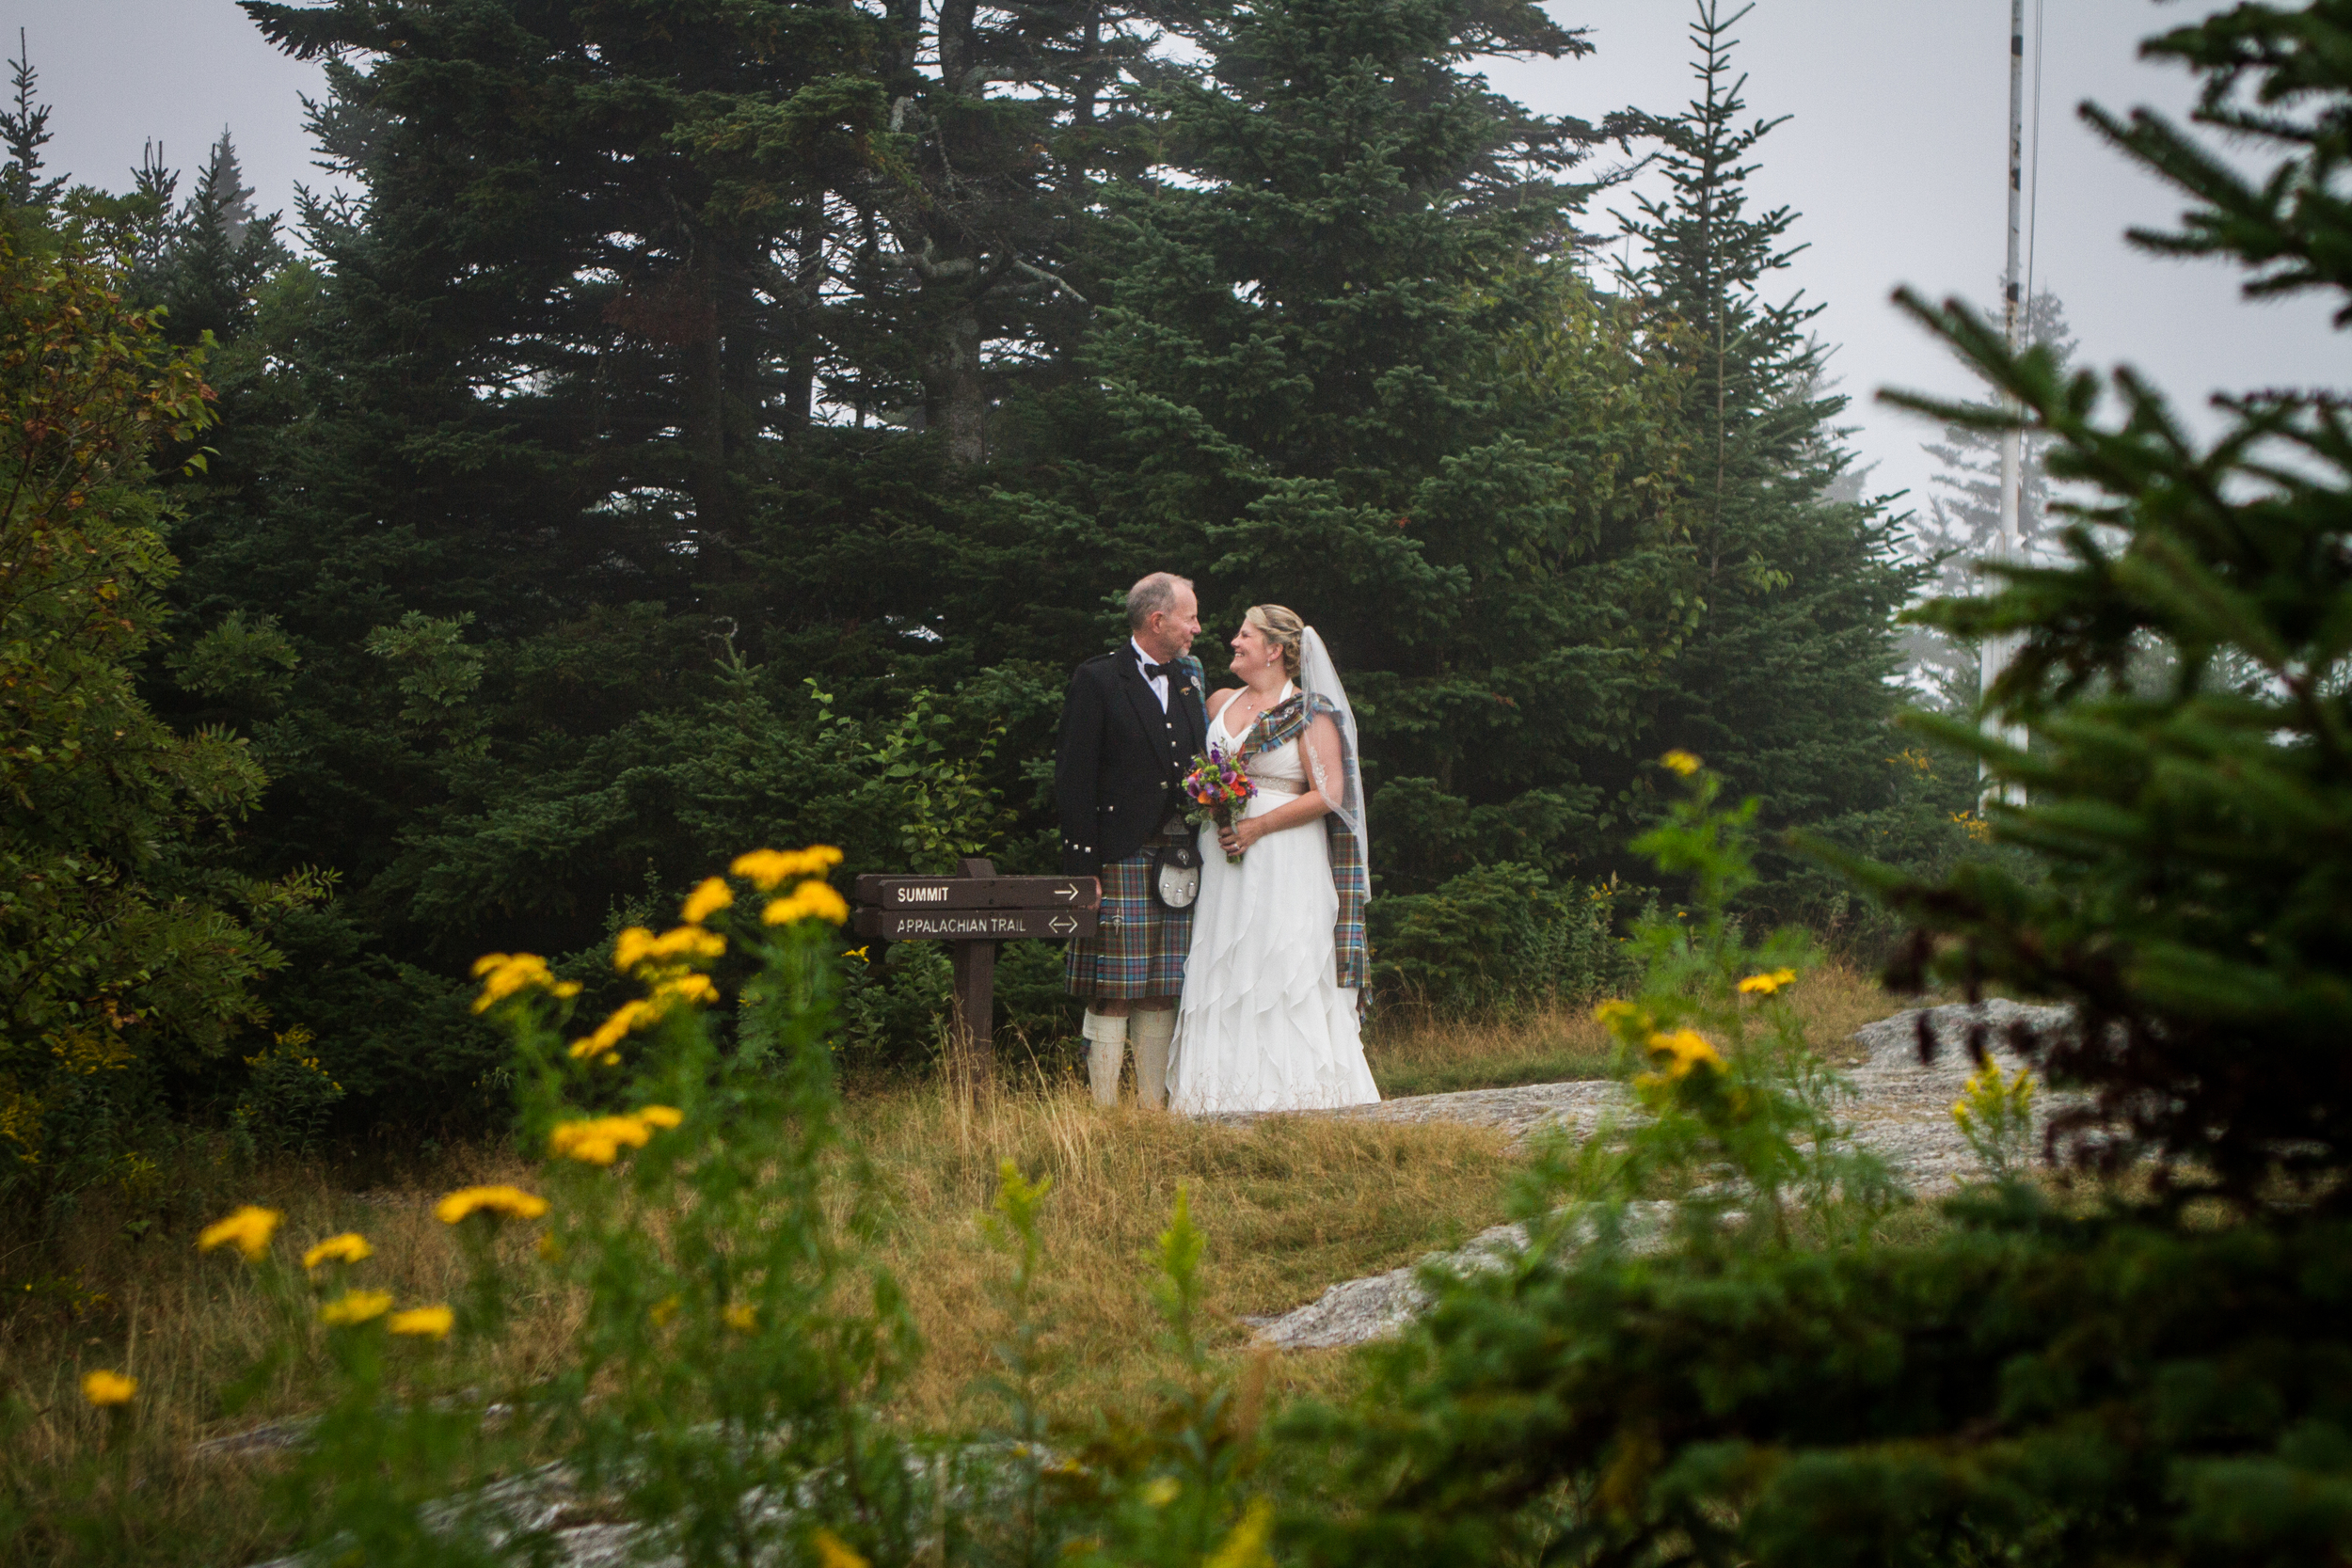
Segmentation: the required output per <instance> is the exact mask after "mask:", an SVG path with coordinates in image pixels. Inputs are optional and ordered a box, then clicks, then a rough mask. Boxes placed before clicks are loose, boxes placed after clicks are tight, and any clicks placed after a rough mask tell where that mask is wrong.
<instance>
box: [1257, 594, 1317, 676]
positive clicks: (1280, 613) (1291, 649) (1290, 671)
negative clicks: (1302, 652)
mask: <svg viewBox="0 0 2352 1568" xmlns="http://www.w3.org/2000/svg"><path fill="white" fill-rule="evenodd" d="M1241 619H1242V624H1243V625H1244V626H1255V627H1257V628H1258V635H1260V636H1261V637H1263V638H1264V639H1265V640H1266V641H1269V642H1271V643H1273V644H1274V645H1275V646H1276V647H1278V648H1279V649H1281V650H1282V673H1284V674H1285V675H1288V676H1289V677H1290V678H1291V680H1292V681H1293V682H1294V683H1295V682H1296V681H1297V679H1298V639H1299V635H1300V634H1301V633H1302V632H1304V631H1305V630H1306V629H1307V623H1306V622H1304V621H1302V620H1300V619H1299V618H1298V616H1297V614H1296V612H1295V611H1293V610H1285V609H1283V608H1282V607H1281V606H1280V605H1279V604H1253V605H1251V606H1250V607H1249V609H1248V612H1247V613H1246V614H1244V615H1243V616H1242V618H1241Z"/></svg>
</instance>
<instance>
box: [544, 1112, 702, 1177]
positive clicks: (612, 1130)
mask: <svg viewBox="0 0 2352 1568" xmlns="http://www.w3.org/2000/svg"><path fill="white" fill-rule="evenodd" d="M684 1119H685V1117H683V1116H682V1115H680V1113H679V1112H678V1111H677V1109H676V1108H675V1107H674V1106H669V1105H648V1106H646V1107H645V1108H644V1110H642V1111H639V1112H637V1113H635V1114H634V1115H631V1116H625V1117H587V1118H584V1119H582V1120H579V1121H559V1122H557V1123H556V1124H555V1131H554V1132H550V1133H548V1152H549V1153H550V1154H554V1155H557V1156H559V1157H561V1158H563V1159H566V1160H578V1161H580V1162H581V1163H582V1164H591V1165H609V1164H612V1162H613V1161H614V1160H616V1159H618V1158H619V1157H620V1153H621V1150H622V1149H623V1148H644V1147H645V1144H646V1142H647V1140H649V1139H651V1138H652V1136H653V1134H654V1130H655V1129H656V1128H660V1127H675V1126H676V1125H677V1124H678V1123H679V1122H681V1121H683V1120H684Z"/></svg>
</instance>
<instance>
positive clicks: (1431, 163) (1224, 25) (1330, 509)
mask: <svg viewBox="0 0 2352 1568" xmlns="http://www.w3.org/2000/svg"><path fill="white" fill-rule="evenodd" d="M1188 36H1189V37H1190V38H1191V40H1192V41H1193V42H1194V43H1195V44H1196V45H1197V46H1198V47H1199V48H1200V50H1201V52H1202V54H1203V56H1204V57H1203V59H1202V60H1201V62H1200V64H1199V65H1197V66H1194V67H1187V68H1184V69H1182V70H1175V71H1171V73H1170V75H1169V77H1168V80H1167V81H1166V82H1165V83H1164V84H1163V86H1162V87H1161V88H1160V89H1159V90H1160V92H1161V95H1162V97H1161V101H1162V102H1163V103H1164V104H1165V105H1166V113H1167V117H1168V120H1167V146H1168V153H1167V161H1168V164H1169V165H1170V166H1172V168H1173V169H1175V170H1178V171H1180V173H1179V174H1177V175H1176V176H1174V177H1170V178H1151V179H1144V180H1138V181H1136V182H1133V183H1131V184H1127V185H1122V186H1121V187H1120V188H1119V189H1117V190H1116V191H1115V192H1114V193H1113V210H1114V212H1115V213H1116V214H1118V216H1119V218H1120V223H1121V226H1122V227H1121V230H1120V232H1121V234H1122V235H1123V238H1122V239H1121V241H1120V245H1119V249H1118V251H1117V265H1116V267H1115V268H1114V269H1113V272H1114V276H1113V278H1112V284H1111V288H1110V292H1109V296H1108V299H1107V301H1106V303H1105V308H1104V311H1103V313H1102V316H1101V321H1100V325H1099V326H1098V328H1097V330H1096V332H1095V334H1094V336H1093V338H1092V340H1091V341H1090V343H1089V347H1088V351H1087V361H1088V363H1089V366H1090V367H1091V368H1092V370H1093V371H1094V372H1096V374H1097V375H1098V376H1099V378H1100V384H1101V387H1102V388H1103V389H1104V390H1103V392H1102V394H1100V395H1099V396H1098V395H1096V394H1094V393H1092V392H1091V391H1089V393H1088V394H1087V395H1086V397H1085V398H1083V399H1080V398H1077V397H1073V398H1071V399H1069V400H1065V401H1063V402H1060V403H1056V404H1048V405H1047V408H1048V409H1049V410H1050V414H1049V415H1044V416H1043V417H1041V420H1040V423H1041V424H1042V423H1045V422H1046V420H1047V419H1048V418H1050V421H1051V423H1052V425H1053V427H1054V428H1055V429H1056V431H1057V434H1058V435H1059V436H1062V437H1063V438H1065V439H1066V438H1067V437H1068V436H1070V435H1072V434H1073V433H1075V434H1077V435H1078V436H1079V437H1080V442H1079V444H1078V445H1077V450H1076V451H1069V450H1068V449H1067V448H1065V449H1064V451H1063V452H1060V453H1057V454H1056V461H1057V471H1059V472H1060V473H1062V474H1064V475H1066V476H1068V478H1069V479H1070V480H1071V481H1072V482H1073V483H1068V484H1066V485H1065V486H1063V487H1062V488H1061V489H1060V491H1059V493H1058V495H1057V497H1056V498H1055V501H1056V510H1055V512H1054V513H1053V518H1054V523H1053V526H1054V527H1055V528H1057V530H1058V531H1060V532H1061V533H1062V535H1063V536H1064V537H1065V538H1067V539H1068V541H1069V542H1070V543H1069V546H1068V547H1067V548H1066V549H1065V550H1062V551H1057V552H1056V554H1055V555H1054V556H1053V557H1051V558H1049V559H1052V560H1054V561H1055V567H1054V568H1053V569H1054V570H1055V572H1056V575H1057V577H1059V576H1060V575H1061V574H1062V573H1065V572H1066V573H1068V574H1069V577H1070V578H1073V579H1075V578H1079V577H1080V576H1081V575H1085V576H1092V575H1095V574H1099V573H1100V571H1101V566H1100V565H1099V564H1097V563H1095V562H1089V560H1088V559H1087V558H1086V557H1085V556H1084V555H1083V554H1081V552H1080V547H1079V542H1080V541H1082V540H1084V539H1087V538H1088V537H1089V536H1092V537H1095V538H1099V539H1103V540H1104V542H1105V543H1106V544H1107V545H1108V546H1109V547H1110V549H1111V550H1113V551H1114V552H1115V559H1116V560H1117V562H1118V566H1119V569H1120V570H1121V571H1124V570H1127V569H1129V568H1131V567H1133V568H1140V567H1142V566H1145V565H1148V564H1152V563H1165V562H1170V561H1179V562H1195V563H1198V569H1199V570H1200V577H1201V586H1202V589H1203V593H1204V595H1205V602H1206V603H1207V605H1208V606H1209V607H1210V610H1211V615H1212V618H1213V619H1215V618H1216V617H1217V616H1218V615H1220V614H1221V615H1225V616H1230V615H1232V614H1233V613H1236V612H1237V611H1238V610H1239V609H1240V608H1241V607H1242V606H1245V605H1247V604H1248V603H1250V602H1253V601H1257V600H1273V601H1278V602H1281V603H1286V604H1289V605H1291V606H1293V607H1294V608H1295V609H1297V610H1300V611H1301V612H1302V613H1304V614H1305V615H1306V616H1307V618H1308V619H1309V620H1310V621H1311V622H1312V623H1314V624H1315V625H1316V626H1317V627H1318V628H1319V629H1320V630H1321V631H1322V633H1323V634H1324V636H1325V637H1326V638H1327V641H1329V642H1330V644H1331V646H1332V648H1333V649H1334V651H1335V654H1336V656H1337V657H1338V658H1339V659H1340V661H1341V663H1342V665H1343V668H1344V669H1346V670H1347V671H1348V673H1349V680H1350V683H1351V689H1352V690H1353V691H1355V692H1357V693H1359V696H1360V698H1361V705H1360V706H1359V717H1360V718H1361V720H1362V721H1363V724H1364V728H1365V736H1366V742H1365V745H1366V753H1367V758H1368V764H1367V766H1368V768H1370V769H1371V771H1372V773H1373V775H1374V777H1375V803H1374V814H1375V817H1376V818H1377V819H1378V822H1379V827H1378V829H1377V831H1375V833H1374V835H1373V836H1374V839H1375V844H1377V845H1379V846H1381V848H1380V849H1379V851H1378V852H1379V854H1380V855H1381V857H1382V862H1381V864H1380V865H1379V867H1378V870H1379V872H1380V875H1381V878H1382V881H1381V886H1382V887H1383V888H1384V889H1385V890H1387V891H1389V892H1391V893H1394V892H1403V891H1406V890H1410V889H1416V888H1422V887H1427V886H1431V885H1433V884H1434V883H1435V882H1437V881H1438V880H1442V879H1444V878H1445V877H1446V876H1449V875H1451V874H1453V873H1454V872H1455V871H1458V870H1461V869H1463V868H1465V867H1466V866H1468V865H1470V864H1471V863H1475V862H1477V861H1481V860H1495V859H1507V858H1516V859H1523V860H1531V861H1535V862H1539V863H1546V864H1549V865H1551V866H1554V867H1559V866H1564V865H1565V864H1566V863H1568V862H1569V860H1570V859H1571V858H1572V857H1573V855H1574V854H1575V853H1576V852H1577V849H1578V847H1580V846H1581V845H1585V844H1589V841H1590V835H1591V832H1592V830H1593V829H1594V827H1595V826H1596V823H1597V820H1598V817H1599V814H1600V812H1601V810H1602V805H1601V800H1600V796H1599V792H1598V790H1597V785H1596V783H1595V781H1594V779H1593V778H1592V776H1591V775H1590V773H1589V772H1588V771H1587V768H1588V766H1589V763H1590V760H1591V758H1592V756H1593V754H1594V753H1595V752H1603V751H1605V749H1606V748H1607V747H1608V745H1609V744H1610V742H1611V739H1612V738H1613V736H1612V735H1611V732H1612V731H1613V728H1614V722H1613V721H1614V719H1615V717H1616V716H1617V715H1619V714H1620V713H1621V712H1622V711H1623V706H1624V704H1623V697H1622V692H1621V690H1620V688H1621V687H1622V685H1623V684H1624V682H1625V681H1626V680H1627V679H1628V678H1629V672H1630V670H1631V669H1632V668H1633V666H1634V665H1635V664H1636V663H1638V661H1639V659H1640V658H1641V657H1643V656H1642V650H1643V647H1644V645H1645V642H1646V640H1647V639H1648V638H1649V637H1650V635H1651V633H1650V631H1649V629H1648V628H1647V627H1644V626H1629V625H1628V622H1627V619H1626V612H1627V611H1628V610H1632V611H1634V612H1635V613H1636V614H1638V612H1639V610H1641V609H1642V608H1643V587H1642V584H1641V582H1640V581H1638V580H1628V579H1629V578H1636V579H1638V578H1639V577H1640V575H1641V574H1640V573H1639V572H1638V571H1636V572H1633V573H1630V574H1629V573H1626V572H1624V571H1622V570H1621V567H1622V565H1623V562H1622V560H1620V559H1617V557H1618V555H1619V552H1620V551H1621V550H1622V549H1624V548H1625V547H1627V542H1628V541H1644V540H1650V539H1654V538H1656V537H1658V536H1659V535H1661V533H1663V532H1665V531H1668V530H1669V527H1670V525H1669V524H1667V523H1666V522H1665V520H1664V519H1662V518H1661V515H1660V508H1659V507H1658V506H1657V505H1656V504H1654V503H1653V499H1652V498H1651V496H1650V494H1649V493H1647V492H1645V490H1644V489H1642V488H1641V487H1640V485H1639V484H1638V483H1635V482H1636V481H1637V479H1638V477H1639V476H1641V475H1643V474H1645V473H1647V472H1649V471H1651V470H1652V469H1653V468H1654V467H1657V466H1658V465H1659V463H1660V462H1661V461H1663V460H1668V459H1667V457H1666V453H1667V452H1668V451H1670V447H1671V441H1670V439H1669V437H1668V436H1666V434H1665V433H1663V432H1661V430H1660V428H1659V427H1658V423H1657V419H1658V415H1659V413H1660V411H1661V406H1662V405H1663V404H1665V403H1666V402H1667V401H1668V400H1667V399H1666V398H1665V397H1664V396H1663V395H1662V394H1661V391H1660V389H1659V388H1657V386H1656V385H1655V384H1654V377H1652V376H1650V375H1649V374H1648V373H1647V372H1646V371H1645V368H1644V367H1643V366H1642V364H1641V363H1640V362H1639V360H1638V357H1637V356H1635V355H1634V354H1633V353H1632V351H1631V339H1632V326H1631V323H1630V321H1629V319H1628V318H1627V317H1625V316H1624V315H1623V314H1621V313H1620V312H1617V311H1616V310H1614V309H1613V308H1612V307H1611V306H1610V305H1609V304H1608V302H1606V301H1605V300H1602V299H1600V298H1598V297H1597V296H1596V294H1595V293H1593V291H1592V290H1591V288H1590V286H1589V283H1588V281H1587V279H1586V278H1585V277H1584V276H1583V274H1582V271H1581V268H1580V266H1579V265H1578V263H1577V261H1576V259H1575V245H1576V242H1577V237H1576V234H1575V230H1574V228H1573V215H1574V214H1575V212H1576V210H1577V209H1578V208H1579V206H1580V205H1581V202H1582V201H1583V200H1584V199H1585V197H1586V195H1587V194H1588V191H1589V189H1590V187H1588V186H1580V185H1577V184H1575V183H1572V182H1570V175H1571V173H1572V171H1573V170H1575V169H1576V168H1577V166H1579V165H1580V164H1581V162H1582V161H1583V160H1584V159H1585V158H1586V157H1587V156H1588V154H1589V153H1590V152H1591V150H1593V149H1594V148H1595V147H1596V146H1597V145H1599V144H1601V143H1602V142H1604V141H1606V140H1608V139H1611V138H1612V137H1614V136H1620V135H1624V134H1625V133H1626V131H1627V130H1628V128H1629V124H1628V121H1627V120H1625V119H1613V120H1611V121H1609V122H1606V123H1604V124H1602V125H1598V126H1596V125H1593V124H1589V123H1585V122H1581V121H1577V120H1554V119H1542V118H1538V117H1534V116H1531V115H1529V114H1528V113H1527V112H1526V111H1525V110H1523V109H1522V108H1520V107H1519V106H1518V104H1516V103H1511V102H1510V101H1508V100H1507V99H1504V98H1502V97H1501V96H1499V95H1497V94H1495V93H1494V92H1493V91H1492V90H1491V89H1489V88H1488V87H1486V83H1485V82H1484V80H1483V79H1482V78H1480V77H1478V76H1476V75H1475V74H1473V69H1474V62H1475V61H1476V60H1477V59H1479V58H1481V57H1482V56H1485V55H1492V54H1502V53H1506V52H1507V53H1527V54H1536V55H1549V56H1553V57H1561V58H1573V57H1578V56H1581V55H1585V54H1588V53H1589V52H1590V49H1591V45H1590V44H1589V42H1587V41H1586V40H1584V39H1583V38H1582V37H1581V35H1579V34H1576V33H1572V32H1569V31H1566V30H1565V29H1563V28H1561V27H1559V26H1558V25H1556V24H1553V23H1552V22H1551V21H1550V20H1549V18H1548V17H1546V16H1545V15H1544V14H1543V13H1542V12H1541V11H1540V10H1539V9H1537V8H1534V7H1506V8H1500V9H1498V8H1491V7H1473V6H1467V5H1458V4H1454V3H1451V0H1430V3H1424V4H1414V5H1406V6H1391V5H1380V4H1372V3H1366V0H1311V3H1308V4H1295V5H1279V6H1278V5H1270V4H1269V5H1258V6H1247V7H1239V8H1232V10H1229V11H1220V12H1216V13H1214V14H1212V15H1211V16H1209V17H1208V18H1207V19H1205V20H1204V21H1202V22H1201V23H1200V24H1198V26H1197V27H1196V28H1195V29H1194V30H1193V31H1192V32H1191V33H1190V34H1189V35H1188ZM1607 401H1614V402H1615V403H1616V404H1618V407H1619V414H1620V416H1621V417H1616V418H1602V417H1600V416H1599V413H1598V409H1599V407H1600V406H1601V405H1602V404H1603V403H1604V402H1607ZM1046 450H1051V449H1046ZM1065 453H1066V455H1065ZM1041 455H1042V453H1041ZM1049 591H1051V592H1052V593H1053V596H1054V597H1055V598H1056V599H1058V600H1060V601H1061V602H1063V603H1069V602H1072V601H1073V600H1076V599H1078V597H1079V596H1078V595H1077V594H1076V593H1075V592H1074V591H1073V590H1072V589H1064V588H1063V587H1062V584H1061V583H1060V582H1053V583H1051V584H1050V589H1049ZM1080 602H1082V601H1080Z"/></svg>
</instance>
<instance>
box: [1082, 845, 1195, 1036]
mask: <svg viewBox="0 0 2352 1568" xmlns="http://www.w3.org/2000/svg"><path fill="white" fill-rule="evenodd" d="M1194 832H1195V830H1194V829H1193V828H1192V827H1191V826H1190V825H1189V824H1187V823H1186V822H1184V819H1183V818H1182V817H1177V818H1174V819H1173V820H1172V821H1170V822H1168V823H1165V824H1163V825H1162V826H1161V828H1160V831H1159V832H1156V833H1153V834H1152V836H1151V838H1150V839H1148V840H1146V841H1145V843H1144V846H1143V847H1142V848H1140V849H1138V850H1136V852H1135V853H1134V854H1132V855H1129V856H1128V857H1127V858H1126V859H1125V860H1119V861H1112V862H1111V863H1108V864H1107V865H1105V866H1104V867H1103V913H1102V918H1101V920H1100V922H1099V923H1098V924H1097V925H1096V927H1095V930H1094V935H1092V936H1090V937H1079V938H1076V939H1075V940H1073V942H1071V943H1070V946H1069V947H1068V948H1067V949H1066V950H1065V951H1064V953H1063V955H1062V974H1063V975H1064V977H1065V978H1066V979H1067V980H1068V982H1069V985H1070V994H1071V995H1073V996H1076V997H1080V998H1083V999H1085V1000H1086V1001H1089V1002H1140V1001H1142V1000H1143V999H1144V998H1145V997H1148V996H1167V997H1172V996H1174V995H1175V994H1176V993H1177V992H1178V991H1179V990H1183V989H1184V954H1185V953H1186V951H1187V950H1189V949H1190V948H1191V946H1192V911H1190V910H1170V909H1163V908H1162V907H1161V906H1160V901H1159V900H1158V899H1156V898H1154V897H1152V858H1153V857H1154V856H1156V855H1157V854H1159V852H1160V851H1161V850H1162V849H1165V848H1167V847H1169V846H1170V845H1177V844H1188V843H1190V842H1191V841H1192V838H1193V834H1194Z"/></svg>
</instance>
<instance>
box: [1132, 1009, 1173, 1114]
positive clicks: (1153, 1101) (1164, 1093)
mask: <svg viewBox="0 0 2352 1568" xmlns="http://www.w3.org/2000/svg"><path fill="white" fill-rule="evenodd" d="M1127 1033H1128V1035H1129V1037H1131V1038H1133V1039H1134V1041H1135V1046H1136V1104H1138V1105H1143V1106H1148V1107H1149V1108H1151V1109H1152V1110H1154V1111H1165V1110H1167V1109H1168V1041H1170V1040H1172V1039H1174V1038H1175V1037H1176V1009H1175V1008H1173V1007H1163V1008H1161V1009H1159V1010H1157V1011H1155V1012H1149V1013H1144V1012H1137V1013H1130V1014H1129V1015H1128V1017H1127Z"/></svg>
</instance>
